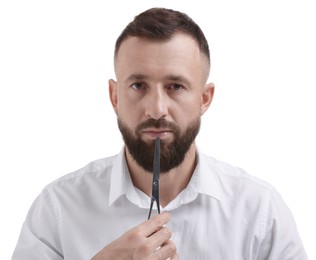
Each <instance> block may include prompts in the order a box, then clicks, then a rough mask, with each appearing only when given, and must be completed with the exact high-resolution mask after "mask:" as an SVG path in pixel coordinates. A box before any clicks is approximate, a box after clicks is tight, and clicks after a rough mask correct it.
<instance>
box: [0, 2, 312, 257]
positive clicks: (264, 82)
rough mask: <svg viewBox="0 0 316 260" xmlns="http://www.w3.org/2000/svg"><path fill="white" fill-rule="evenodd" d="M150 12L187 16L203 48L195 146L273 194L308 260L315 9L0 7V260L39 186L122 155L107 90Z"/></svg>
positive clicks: (258, 5) (297, 5)
mask: <svg viewBox="0 0 316 260" xmlns="http://www.w3.org/2000/svg"><path fill="white" fill-rule="evenodd" d="M206 3H207V4H206ZM153 6H164V7H170V8H174V9H178V10H180V11H184V12H186V13H188V14H189V15H190V16H191V17H192V18H193V19H194V20H195V21H196V22H197V23H198V24H199V25H200V26H201V28H202V29H203V30H204V32H205V34H206V37H207V38H208V40H209V45H210V50H211V56H212V72H211V76H210V81H213V82H214V83H215V85H216V93H215V98H214V102H213V104H212V106H211V108H210V110H209V111H208V112H207V113H206V115H205V116H203V120H202V130H201V133H200V135H199V137H198V140H197V142H198V145H199V146H200V148H201V149H202V150H203V151H204V152H205V153H206V154H209V155H212V156H214V157H216V158H218V159H220V160H224V161H226V162H229V163H231V164H234V165H236V166H239V167H242V168H244V169H245V170H247V171H248V172H249V173H251V174H252V175H255V176H257V177H259V178H261V179H264V180H266V181H268V182H269V183H271V184H273V185H274V186H275V187H276V188H277V190H278V191H279V192H280V193H281V194H282V196H283V198H284V200H285V201H286V203H287V204H288V206H289V207H290V209H291V210H292V212H293V214H294V217H295V219H296V222H297V226H298V229H299V232H300V234H301V237H302V240H303V243H304V244H305V248H306V251H307V253H308V255H309V258H310V259H316V249H315V231H316V229H315V219H316V213H315V199H316V192H315V190H316V189H315V186H314V180H315V177H314V176H315V174H316V166H315V165H316V160H315V155H316V138H315V133H316V126H315V112H316V104H315V103H316V102H315V93H316V92H315V87H316V73H315V72H316V51H315V50H316V47H315V46H316V40H315V35H316V33H315V32H316V29H315V27H316V15H315V14H316V8H315V5H314V3H313V1H307V0H300V1H298V0H297V1H290V0H287V1H281V0H268V1H260V2H259V1H250V0H249V1H246V0H241V1H240V0H239V1H233V0H232V1H215V0H212V1H201V2H199V1H187V2H185V1H180V0H178V1H176V0H173V1H172V0H171V1H167V0H165V1H158V0H157V1H154V0H152V1H149V0H147V1H145V0H143V1H140V0H137V1H136V0H135V1H111V2H110V1H108V2H107V1H70V0H63V1H43V0H41V1H40V0H38V1H35V0H28V1H21V0H20V1H18V0H17V1H1V3H0V115H1V117H0V122H1V126H0V131H1V134H0V166H1V167H0V169H1V170H0V174H1V176H0V177H1V182H0V193H1V194H0V209H1V214H0V218H1V221H0V248H1V249H0V258H1V259H10V257H11V254H12V251H13V249H14V247H15V245H16V242H17V239H18V236H19V232H20V229H21V225H22V223H23V220H24V219H25V216H26V213H27V211H28V209H29V207H30V205H31V203H32V202H33V200H34V199H35V197H36V196H37V195H38V194H39V192H40V191H41V189H42V188H43V187H44V186H45V185H46V184H48V183H49V182H51V181H53V180H54V179H56V178H58V177H60V176H62V175H64V174H66V173H68V172H71V171H74V170H76V169H78V168H80V167H82V166H84V165H86V164H87V163H88V162H90V161H92V160H94V159H98V158H101V157H105V156H109V155H113V154H115V153H117V152H118V151H119V150H120V148H121V145H122V141H121V136H120V134H119V131H118V130H117V126H116V119H115V116H114V113H113V111H112V108H111V107H110V102H109V99H108V85H107V81H108V79H109V78H113V77H114V75H113V69H112V56H113V48H114V43H115V40H116V38H117V36H118V35H119V33H120V32H121V30H122V29H123V28H124V27H125V25H126V24H127V23H128V22H129V21H131V20H132V19H133V17H134V16H135V15H136V14H138V13H139V12H141V11H143V10H145V9H147V8H149V7H153ZM132 112H133V110H132V108H131V113H132Z"/></svg>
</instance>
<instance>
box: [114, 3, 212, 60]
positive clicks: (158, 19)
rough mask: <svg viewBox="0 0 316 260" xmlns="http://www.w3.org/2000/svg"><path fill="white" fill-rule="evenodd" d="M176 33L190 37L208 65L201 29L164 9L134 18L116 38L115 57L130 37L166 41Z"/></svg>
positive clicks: (186, 19)
mask: <svg viewBox="0 0 316 260" xmlns="http://www.w3.org/2000/svg"><path fill="white" fill-rule="evenodd" d="M176 33H185V34H187V35H189V36H191V37H192V38H193V39H194V40H195V41H196V42H197V44H198V46H199V48H200V51H201V52H202V53H203V54H204V55H205V56H206V58H207V60H208V63H209V64H210V52H209V47H208V43H207V40H206V38H205V36H204V33H203V32H202V30H201V28H200V27H199V26H198V25H197V24H196V23H195V22H194V21H193V20H192V19H191V18H190V17H189V16H188V15H187V14H185V13H182V12H179V11H175V10H172V9H166V8H151V9H148V10H146V11H144V12H142V13H140V14H139V15H137V16H135V18H134V20H133V21H132V22H130V23H129V24H128V25H127V26H126V28H125V29H124V30H123V31H122V33H121V35H120V36H119V37H118V38H117V40H116V44H115V56H116V55H117V53H118V50H119V48H120V46H121V44H122V42H123V41H124V40H125V39H127V38H128V37H130V36H135V37H142V38H145V39H149V40H153V41H166V40H169V39H171V38H172V37H173V36H174V34H176Z"/></svg>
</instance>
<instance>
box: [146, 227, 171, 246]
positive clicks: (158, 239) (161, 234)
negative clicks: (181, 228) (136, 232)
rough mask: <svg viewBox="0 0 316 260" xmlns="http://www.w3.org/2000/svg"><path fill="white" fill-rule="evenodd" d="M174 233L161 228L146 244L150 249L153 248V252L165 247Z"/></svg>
mask: <svg viewBox="0 0 316 260" xmlns="http://www.w3.org/2000/svg"><path fill="white" fill-rule="evenodd" d="M171 236H172V233H171V231H170V230H169V229H168V228H165V227H163V228H161V229H160V230H158V231H156V232H155V233H154V234H152V235H151V236H150V237H148V239H147V241H146V243H147V246H148V247H149V248H152V249H153V251H154V250H156V249H157V248H159V247H163V246H164V244H165V243H167V241H168V240H169V239H170V238H171Z"/></svg>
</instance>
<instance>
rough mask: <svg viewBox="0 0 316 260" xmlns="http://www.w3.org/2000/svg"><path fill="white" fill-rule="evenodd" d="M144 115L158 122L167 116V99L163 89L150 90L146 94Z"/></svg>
mask: <svg viewBox="0 0 316 260" xmlns="http://www.w3.org/2000/svg"><path fill="white" fill-rule="evenodd" d="M146 95H147V97H146V99H145V115H146V116H148V117H150V118H152V119H155V120H158V119H160V118H163V117H166V116H167V115H168V97H167V95H166V93H164V91H163V89H161V88H159V87H157V88H152V89H150V91H149V92H148V93H147V94H146Z"/></svg>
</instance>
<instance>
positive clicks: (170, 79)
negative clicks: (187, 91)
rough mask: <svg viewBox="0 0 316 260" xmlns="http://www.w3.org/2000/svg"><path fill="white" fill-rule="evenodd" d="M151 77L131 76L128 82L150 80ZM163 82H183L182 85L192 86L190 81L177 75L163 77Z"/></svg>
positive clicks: (142, 75)
mask: <svg viewBox="0 0 316 260" xmlns="http://www.w3.org/2000/svg"><path fill="white" fill-rule="evenodd" d="M149 78H150V77H149V76H148V75H145V74H141V73H139V74H131V75H130V76H129V77H128V78H127V79H126V81H135V80H136V81H137V80H147V79H149ZM163 80H164V81H175V82H181V83H184V84H186V85H191V83H190V81H189V80H188V79H187V78H185V77H183V76H181V75H175V74H169V75H166V76H165V77H163Z"/></svg>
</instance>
